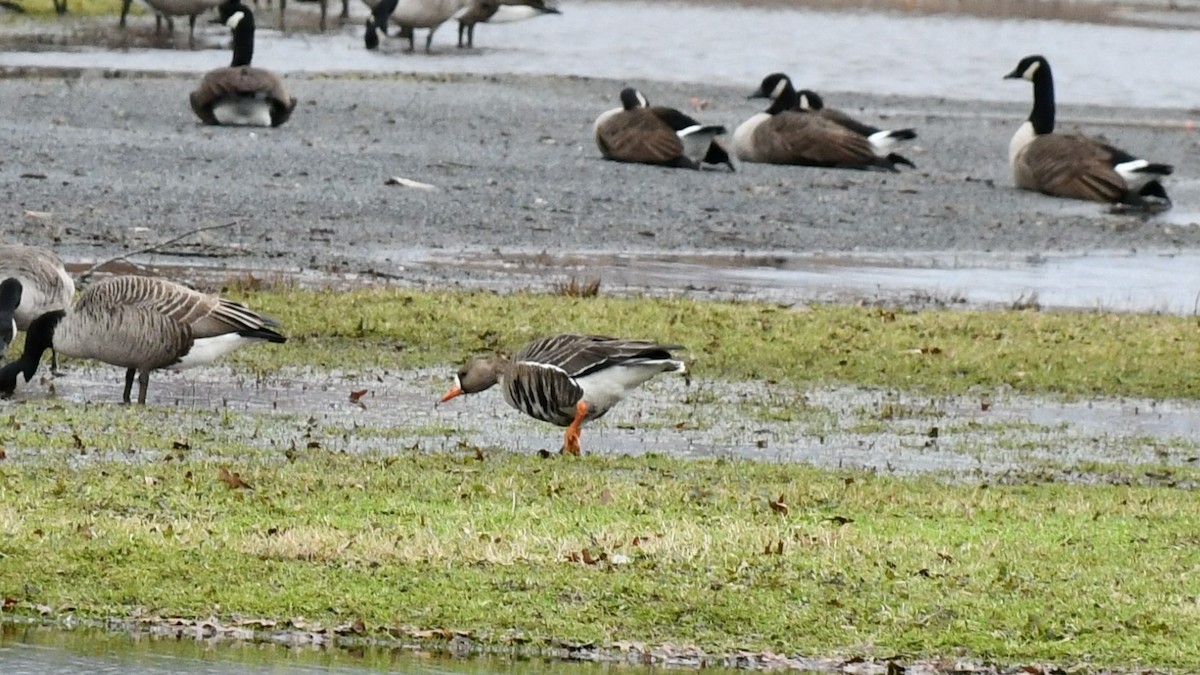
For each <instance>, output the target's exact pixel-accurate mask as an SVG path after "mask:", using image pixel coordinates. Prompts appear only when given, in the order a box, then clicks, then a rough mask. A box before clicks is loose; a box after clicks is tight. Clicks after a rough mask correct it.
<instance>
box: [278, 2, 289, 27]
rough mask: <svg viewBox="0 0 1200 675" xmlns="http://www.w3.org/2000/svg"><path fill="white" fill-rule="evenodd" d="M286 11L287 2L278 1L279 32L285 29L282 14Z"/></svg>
mask: <svg viewBox="0 0 1200 675" xmlns="http://www.w3.org/2000/svg"><path fill="white" fill-rule="evenodd" d="M286 9H287V0H279V32H281V33H282V32H284V31H285V30H286V27H285V26H284V25H283V12H284V10H286Z"/></svg>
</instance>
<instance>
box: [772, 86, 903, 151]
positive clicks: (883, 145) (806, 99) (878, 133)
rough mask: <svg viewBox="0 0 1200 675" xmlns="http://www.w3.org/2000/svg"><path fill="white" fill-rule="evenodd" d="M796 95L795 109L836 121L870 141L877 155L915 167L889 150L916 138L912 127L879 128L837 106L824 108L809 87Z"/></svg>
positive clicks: (818, 95) (816, 94)
mask: <svg viewBox="0 0 1200 675" xmlns="http://www.w3.org/2000/svg"><path fill="white" fill-rule="evenodd" d="M796 97H797V100H798V103H797V105H796V109H797V110H802V111H804V112H810V113H815V114H817V115H820V116H821V117H824V118H825V119H828V120H831V121H833V122H837V123H838V124H840V125H842V126H844V127H846V128H847V129H849V130H850V131H853V132H854V133H856V134H858V135H859V136H865V137H866V139H867V140H868V141H871V147H872V148H874V149H875V155H876V156H877V157H888V158H890V159H891V160H892V163H893V164H907V165H908V166H911V167H913V168H916V166H917V165H916V164H913V163H912V162H910V161H909V160H908V159H907V158H906V157H904V156H902V155H897V154H895V153H893V152H892V151H891V149H892V148H893V147H894V146H896V145H897V144H898V143H900V142H902V141H911V140H912V139H914V138H916V137H917V132H916V131H914V130H913V129H880V128H879V127H873V126H871V125H869V124H863V123H862V122H859V121H858V120H856V119H854V118H853V117H851V116H849V115H847V114H846V113H844V112H842V111H841V110H838V109H837V108H826V107H825V101H824V100H823V99H822V98H821V95H820V94H818V93H817V92H815V91H813V90H811V89H801V90H800V91H798V92H796Z"/></svg>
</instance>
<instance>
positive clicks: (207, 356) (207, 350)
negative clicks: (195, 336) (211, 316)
mask: <svg viewBox="0 0 1200 675" xmlns="http://www.w3.org/2000/svg"><path fill="white" fill-rule="evenodd" d="M255 342H262V340H259V339H257V338H248V337H243V336H241V335H238V334H237V333H226V334H224V335H218V336H216V337H210V338H200V339H199V340H195V341H193V342H192V348H191V349H189V350H188V353H187V354H184V355H183V356H181V357H180V358H179V361H178V362H177V363H173V364H171V365H169V366H167V368H168V369H170V370H180V369H183V368H194V367H196V366H202V365H204V364H206V363H212V362H213V361H216V360H217V359H219V358H221V357H222V356H225V355H226V354H228V353H230V352H233V351H236V350H238V349H240V348H242V347H245V346H246V345H249V344H253V343H255Z"/></svg>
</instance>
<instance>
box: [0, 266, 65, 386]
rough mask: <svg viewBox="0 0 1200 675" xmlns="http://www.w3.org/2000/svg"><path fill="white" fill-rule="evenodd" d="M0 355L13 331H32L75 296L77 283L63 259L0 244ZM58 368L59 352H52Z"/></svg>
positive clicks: (55, 366) (2, 353) (53, 365)
mask: <svg viewBox="0 0 1200 675" xmlns="http://www.w3.org/2000/svg"><path fill="white" fill-rule="evenodd" d="M0 280H3V284H0V357H2V356H4V353H5V352H6V351H8V345H9V343H11V342H12V339H13V333H14V332H16V331H18V330H21V331H24V330H29V324H30V323H33V320H34V319H36V318H38V317H39V316H41V315H43V314H45V313H46V312H50V311H53V310H56V309H66V308H67V307H69V306H70V305H71V298H72V297H73V296H74V295H75V282H74V281H73V280H72V279H71V275H70V274H67V270H66V268H65V267H63V262H62V259H60V258H59V257H58V256H57V255H55V254H54V253H52V252H51V251H47V250H46V249H44V248H37V247H35V246H18V245H11V246H0ZM52 357H53V359H54V361H53V364H52V366H51V368H52V370H54V371H57V370H58V355H57V354H53V355H52Z"/></svg>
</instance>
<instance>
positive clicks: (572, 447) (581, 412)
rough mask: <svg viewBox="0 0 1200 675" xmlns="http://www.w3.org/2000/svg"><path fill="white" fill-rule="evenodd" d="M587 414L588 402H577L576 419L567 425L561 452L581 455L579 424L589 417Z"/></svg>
mask: <svg viewBox="0 0 1200 675" xmlns="http://www.w3.org/2000/svg"><path fill="white" fill-rule="evenodd" d="M587 414H588V404H587V403H586V402H585V401H580V402H579V403H576V404H575V419H574V420H572V421H571V425H570V426H568V427H567V437H566V438H565V439H564V440H563V446H562V450H559V452H560V453H562V454H566V455H576V456H578V455H579V453H580V450H579V425H581V424H583V420H584V418H586V417H587Z"/></svg>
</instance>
